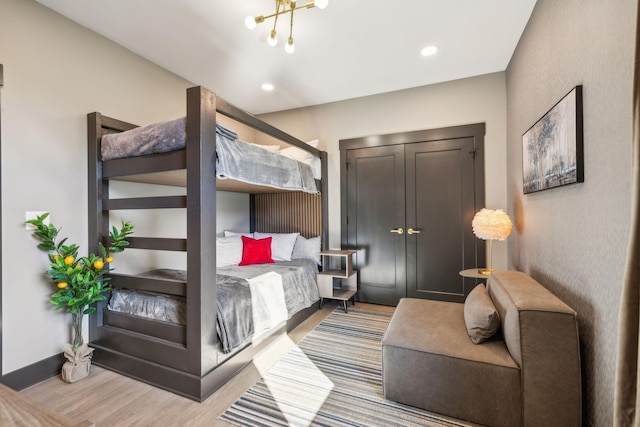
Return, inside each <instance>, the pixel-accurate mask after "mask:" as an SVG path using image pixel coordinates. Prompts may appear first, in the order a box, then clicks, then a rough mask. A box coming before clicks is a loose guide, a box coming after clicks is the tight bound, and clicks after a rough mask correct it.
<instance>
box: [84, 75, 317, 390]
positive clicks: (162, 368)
mask: <svg viewBox="0 0 640 427" xmlns="http://www.w3.org/2000/svg"><path fill="white" fill-rule="evenodd" d="M186 103H187V106H186V107H187V115H186V117H187V118H186V132H187V138H186V149H184V150H179V151H174V152H170V153H165V154H155V155H147V156H140V157H131V158H123V159H115V160H109V161H102V159H101V152H100V142H101V137H102V135H104V134H106V133H113V132H122V131H126V130H130V129H133V128H135V127H136V126H135V125H132V124H130V123H126V122H123V121H120V120H116V119H113V118H109V117H106V116H103V115H101V114H100V113H91V114H88V117H87V120H88V142H89V149H88V155H89V162H88V165H89V250H90V251H96V252H97V251H98V242H102V243H103V244H107V239H108V236H109V211H110V210H124V209H163V208H186V211H187V213H186V217H187V238H186V239H172V238H154V237H132V238H131V239H130V247H131V248H138V249H150V250H165V251H186V253H187V271H188V282H181V281H176V280H159V279H150V278H142V277H136V276H128V275H124V274H111V275H110V277H111V285H112V286H113V287H115V288H129V289H136V290H145V291H155V292H161V293H165V294H172V295H180V296H185V297H187V298H186V301H187V302H186V305H187V309H186V310H187V316H186V317H187V321H186V323H187V326H186V327H184V326H180V325H177V324H171V323H168V322H160V321H155V320H148V319H144V318H141V317H137V316H130V315H126V314H122V313H115V312H111V311H108V310H107V309H106V303H104V302H103V303H100V304H99V305H98V307H97V310H96V312H95V313H93V314H92V315H91V316H90V328H89V340H90V345H91V346H92V347H94V348H95V351H94V355H93V362H94V363H95V364H96V365H99V366H102V367H105V368H107V369H110V370H113V371H116V372H119V373H122V374H125V375H127V376H130V377H133V378H136V379H138V380H141V381H144V382H146V383H149V384H152V385H155V386H157V387H160V388H163V389H166V390H169V391H171V392H174V393H177V394H180V395H183V396H185V397H188V398H191V399H194V400H197V401H202V400H204V399H205V398H207V397H208V396H209V395H210V394H211V393H213V392H214V391H215V390H216V389H217V388H219V387H220V386H222V385H223V384H224V383H225V382H226V381H227V380H229V379H230V378H231V377H233V376H234V375H235V374H236V373H237V372H238V371H239V370H241V369H242V368H243V367H244V366H245V365H246V364H248V363H250V362H251V359H252V357H253V355H254V354H256V353H257V352H258V351H260V350H261V349H262V348H264V347H266V346H268V345H269V344H270V343H271V342H272V341H274V340H275V339H276V338H277V337H278V333H282V332H283V330H284V329H286V331H287V332H288V331H290V330H291V329H293V328H294V327H295V326H297V325H298V324H299V323H301V322H302V321H303V320H304V319H306V318H307V317H308V316H309V315H311V314H312V313H313V312H315V311H316V310H317V306H316V305H315V304H314V305H312V306H311V307H309V308H308V309H306V310H303V311H301V312H299V313H298V314H296V315H294V316H293V317H292V318H291V319H290V320H289V321H288V322H287V324H286V326H285V327H283V328H281V329H280V330H279V331H276V333H274V334H272V335H270V336H269V337H268V338H266V339H264V340H263V341H262V342H260V343H259V344H257V345H254V344H249V345H248V346H246V347H245V348H243V349H241V350H239V351H237V352H235V353H234V354H233V356H231V357H228V358H226V359H225V360H224V361H223V362H222V363H221V364H219V363H218V360H217V357H216V354H217V351H216V346H217V345H218V336H217V334H216V327H215V325H216V308H215V307H216V306H215V302H216V286H215V280H214V281H213V284H211V278H215V277H216V263H215V256H216V246H215V245H216V239H215V236H216V220H215V218H216V175H215V156H216V147H215V141H216V113H219V114H223V115H225V116H227V117H230V118H231V119H233V120H235V121H237V122H239V123H242V124H244V125H247V126H249V127H251V128H253V129H256V130H258V131H260V132H262V133H264V134H266V135H269V136H271V137H274V138H277V139H279V140H281V141H283V142H286V143H287V144H289V145H291V146H295V147H298V148H301V149H304V150H307V151H309V152H311V153H312V154H314V155H315V156H318V157H320V159H321V162H322V163H321V164H322V180H321V182H320V185H319V188H320V190H321V193H320V195H319V196H314V195H307V194H303V193H295V194H300V195H299V196H296V197H295V200H296V201H295V203H302V205H301V206H299V207H298V206H291V205H290V206H282V204H281V203H280V202H277V203H276V204H278V205H279V208H280V209H284V210H287V211H291V210H292V209H293V210H294V211H296V210H297V209H298V208H300V209H301V212H302V213H300V214H298V215H295V214H294V215H285V216H286V217H288V218H294V219H292V220H289V223H283V222H282V221H277V220H276V221H274V220H273V217H274V216H275V217H278V214H272V215H271V217H269V218H267V219H262V216H261V215H262V214H260V213H257V212H263V211H264V207H263V206H264V205H265V203H261V202H260V201H259V197H262V196H267V197H269V196H270V193H276V192H277V190H274V189H272V188H266V187H259V186H251V185H247V184H243V183H237V182H232V181H231V180H217V189H218V190H221V191H241V192H248V193H250V194H251V196H250V205H251V217H250V218H251V228H252V231H254V229H255V227H256V224H258V226H259V227H260V230H259V231H262V232H291V231H299V230H296V228H297V227H298V222H299V221H300V219H301V218H302V217H305V218H306V217H308V216H309V211H310V210H311V211H314V212H313V214H312V215H314V216H315V218H316V219H315V220H314V221H315V222H316V223H319V224H320V227H321V233H322V234H321V235H322V246H323V248H327V247H328V227H327V153H326V152H323V151H319V150H317V149H315V148H313V147H310V146H309V145H307V144H305V143H304V142H302V141H300V140H298V139H296V138H294V137H293V136H291V135H288V134H286V133H285V132H282V131H281V130H279V129H277V128H275V127H273V126H271V125H269V124H267V123H265V122H263V121H261V120H260V119H258V118H256V117H254V116H253V115H251V114H249V113H247V112H245V111H243V110H241V109H238V108H236V107H234V106H233V105H231V104H229V103H227V102H225V101H224V100H222V99H220V98H217V97H216V96H215V95H214V94H213V93H212V92H210V91H209V90H207V89H205V88H201V87H194V88H189V89H187V99H186ZM110 179H116V180H129V181H137V182H146V183H156V184H163V185H167V184H168V185H181V186H186V193H187V195H186V196H166V197H146V198H145V197H143V198H128V199H110V198H109V180H110ZM318 199H320V201H321V202H320V206H319V207H318ZM269 204H273V202H270V203H267V205H269ZM305 204H307V205H308V206H305ZM256 205H260V206H262V207H261V208H259V209H258V208H256ZM318 209H319V210H320V212H318ZM267 216H268V215H267ZM296 217H297V218H298V219H295V218H296ZM318 217H320V218H321V219H320V218H318ZM265 227H266V228H265ZM269 228H270V229H269ZM317 228H318V226H316V229H317ZM309 233H310V232H307V234H309ZM301 234H303V235H305V233H304V232H302V233H301ZM306 237H310V236H309V235H308V236H306Z"/></svg>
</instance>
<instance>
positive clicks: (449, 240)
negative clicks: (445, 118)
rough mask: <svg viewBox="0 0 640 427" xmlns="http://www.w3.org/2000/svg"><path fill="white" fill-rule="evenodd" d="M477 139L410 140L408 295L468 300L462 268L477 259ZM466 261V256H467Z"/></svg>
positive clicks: (406, 153)
mask: <svg viewBox="0 0 640 427" xmlns="http://www.w3.org/2000/svg"><path fill="white" fill-rule="evenodd" d="M472 152H473V139H472V138H462V139H456V140H445V141H429V142H422V143H415V144H407V145H406V151H405V156H406V168H407V169H406V176H407V181H406V182H407V212H406V214H407V227H412V228H414V229H418V230H419V231H420V233H419V234H413V235H407V262H408V266H409V267H408V268H407V296H409V297H413V298H430V299H439V300H447V301H460V302H462V301H464V297H465V288H464V280H463V279H462V278H461V277H460V275H459V274H458V272H459V271H460V270H462V269H464V266H465V265H469V263H473V262H475V241H474V240H475V237H474V236H473V234H472V231H471V229H470V227H468V226H466V224H465V220H466V218H468V217H469V213H471V215H472V214H473V212H474V209H475V204H474V195H473V193H474V183H475V180H474V171H473V167H474V162H473V157H472V154H471V153H472ZM465 261H466V262H465Z"/></svg>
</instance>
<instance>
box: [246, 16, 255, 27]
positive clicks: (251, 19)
mask: <svg viewBox="0 0 640 427" xmlns="http://www.w3.org/2000/svg"><path fill="white" fill-rule="evenodd" d="M244 25H245V26H246V27H247V28H248V29H250V30H254V29H255V28H256V18H254V17H253V16H247V17H246V18H245V19H244Z"/></svg>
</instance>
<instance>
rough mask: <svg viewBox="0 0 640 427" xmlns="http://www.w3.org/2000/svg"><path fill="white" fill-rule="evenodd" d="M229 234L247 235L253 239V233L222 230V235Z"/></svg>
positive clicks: (226, 235) (227, 235)
mask: <svg viewBox="0 0 640 427" xmlns="http://www.w3.org/2000/svg"><path fill="white" fill-rule="evenodd" d="M229 236H247V237H251V238H252V239H253V233H240V232H238V231H229V230H224V237H229Z"/></svg>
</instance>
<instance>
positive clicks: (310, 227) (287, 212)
mask: <svg viewBox="0 0 640 427" xmlns="http://www.w3.org/2000/svg"><path fill="white" fill-rule="evenodd" d="M254 197H255V231H260V232H264V233H296V232H299V233H300V234H301V235H302V236H303V237H305V238H310V237H314V236H320V235H322V197H321V196H320V195H319V194H308V193H302V192H294V193H274V194H256V195H255V196H254Z"/></svg>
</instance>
